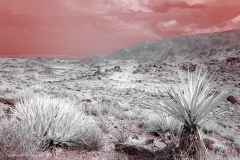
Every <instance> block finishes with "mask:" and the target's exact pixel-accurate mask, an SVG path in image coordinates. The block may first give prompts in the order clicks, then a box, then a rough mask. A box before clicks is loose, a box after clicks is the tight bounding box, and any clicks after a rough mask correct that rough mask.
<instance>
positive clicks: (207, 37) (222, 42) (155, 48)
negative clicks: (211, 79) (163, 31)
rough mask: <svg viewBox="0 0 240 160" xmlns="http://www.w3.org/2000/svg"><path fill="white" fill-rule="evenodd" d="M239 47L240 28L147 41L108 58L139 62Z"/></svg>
mask: <svg viewBox="0 0 240 160" xmlns="http://www.w3.org/2000/svg"><path fill="white" fill-rule="evenodd" d="M239 49H240V30H239V29H238V30H230V31H224V32H217V33H213V34H198V35H193V36H182V37H177V38H171V39H167V40H159V41H147V42H142V43H138V44H135V45H133V46H131V47H129V48H125V49H122V50H119V51H116V52H114V53H112V54H110V55H108V56H107V57H106V59H108V60H130V59H134V60H138V61H139V62H149V61H150V62H155V61H159V60H160V61H161V60H163V59H165V58H166V57H168V56H172V55H187V54H199V53H202V52H210V51H211V52H216V51H221V52H229V51H235V50H239Z"/></svg>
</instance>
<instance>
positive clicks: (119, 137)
mask: <svg viewBox="0 0 240 160" xmlns="http://www.w3.org/2000/svg"><path fill="white" fill-rule="evenodd" d="M115 137H116V138H117V142H118V143H124V142H126V140H127V139H128V137H129V134H128V133H126V131H124V130H123V129H122V130H121V131H120V132H119V133H117V134H116V135H115Z"/></svg>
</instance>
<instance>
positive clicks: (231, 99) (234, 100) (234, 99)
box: [227, 95, 238, 104]
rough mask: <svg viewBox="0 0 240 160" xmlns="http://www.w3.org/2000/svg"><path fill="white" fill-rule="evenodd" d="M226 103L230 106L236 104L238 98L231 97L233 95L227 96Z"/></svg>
mask: <svg viewBox="0 0 240 160" xmlns="http://www.w3.org/2000/svg"><path fill="white" fill-rule="evenodd" d="M227 100H228V101H230V102H232V104H234V103H237V102H238V98H237V97H235V96H233V95H229V96H228V98H227Z"/></svg>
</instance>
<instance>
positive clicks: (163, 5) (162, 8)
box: [148, 0, 206, 13]
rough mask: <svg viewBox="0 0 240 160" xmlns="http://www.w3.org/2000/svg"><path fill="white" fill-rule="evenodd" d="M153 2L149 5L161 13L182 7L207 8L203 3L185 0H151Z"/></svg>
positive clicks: (154, 10)
mask: <svg viewBox="0 0 240 160" xmlns="http://www.w3.org/2000/svg"><path fill="white" fill-rule="evenodd" d="M150 2H151V3H149V4H148V7H149V8H150V9H151V10H152V11H153V12H160V13H166V12H168V11H169V10H170V9H172V8H181V9H203V8H206V6H205V5H202V4H192V5H190V4H188V3H186V2H184V1H176V2H172V3H170V2H161V1H160V2H159V1H154V0H152V1H150Z"/></svg>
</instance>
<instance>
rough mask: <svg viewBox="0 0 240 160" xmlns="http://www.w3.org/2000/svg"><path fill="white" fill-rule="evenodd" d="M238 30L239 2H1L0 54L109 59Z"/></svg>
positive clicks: (88, 0) (192, 0) (178, 0)
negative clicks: (140, 47) (129, 50)
mask: <svg viewBox="0 0 240 160" xmlns="http://www.w3.org/2000/svg"><path fill="white" fill-rule="evenodd" d="M231 29H240V0H0V56H1V57H3V56H4V55H12V56H16V57H17V56H40V55H43V56H44V55H48V56H52V57H58V56H60V55H64V56H65V57H68V56H69V57H70V56H71V55H78V56H79V57H80V58H82V57H84V56H93V55H101V56H102V55H108V54H110V53H112V52H114V51H117V50H119V49H122V48H126V47H128V46H130V45H133V44H135V43H138V42H143V41H153V40H161V39H167V38H171V37H177V36H182V35H192V34H199V33H212V32H218V31H224V30H231Z"/></svg>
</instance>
